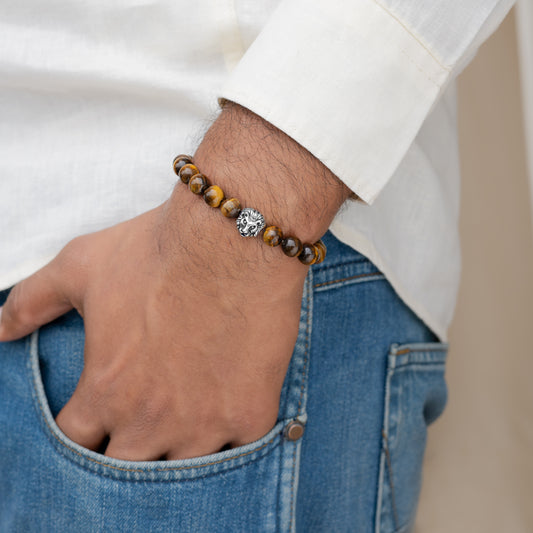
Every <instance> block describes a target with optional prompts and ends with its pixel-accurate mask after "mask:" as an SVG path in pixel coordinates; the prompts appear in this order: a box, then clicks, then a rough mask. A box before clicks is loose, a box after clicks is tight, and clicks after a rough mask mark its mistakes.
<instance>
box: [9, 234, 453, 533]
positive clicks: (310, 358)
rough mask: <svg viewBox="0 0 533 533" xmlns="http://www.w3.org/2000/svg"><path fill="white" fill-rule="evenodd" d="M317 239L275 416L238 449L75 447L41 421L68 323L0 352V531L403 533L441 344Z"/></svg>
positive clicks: (79, 333) (438, 397)
mask: <svg viewBox="0 0 533 533" xmlns="http://www.w3.org/2000/svg"><path fill="white" fill-rule="evenodd" d="M324 242H325V243H326V245H327V247H328V254H327V257H326V260H325V261H324V262H323V263H322V264H319V265H313V266H312V267H311V268H310V270H309V274H308V276H307V279H306V283H305V288H304V293H303V298H302V306H301V316H300V327H299V334H298V340H297V342H296V345H295V347H294V352H293V356H292V359H291V363H290V366H289V370H288V372H287V375H286V378H285V383H284V386H283V391H282V394H281V398H280V406H279V416H278V421H277V423H276V425H275V427H274V428H272V430H271V431H270V432H269V433H268V434H267V435H265V436H264V437H263V438H262V439H260V440H259V441H256V442H253V443H251V444H248V445H246V446H242V447H239V448H235V449H231V450H225V451H222V452H220V453H216V454H214V455H210V456H205V457H198V458H194V459H187V460H180V461H157V462H129V461H120V460H117V459H110V458H108V457H104V456H103V455H100V454H98V453H95V452H93V451H90V450H86V449H84V448H82V447H80V446H78V445H77V444H76V443H74V442H72V441H70V440H69V439H68V438H67V437H66V436H65V435H63V434H62V433H61V431H60V430H59V428H58V427H57V426H56V424H55V422H54V417H55V416H56V415H57V413H58V412H59V411H60V409H61V407H62V406H63V405H64V404H65V403H66V402H67V400H68V399H69V397H70V396H71V394H72V392H73V390H74V388H75V387H76V383H77V381H78V378H79V375H80V373H81V370H82V366H83V343H84V330H83V321H82V319H81V318H80V316H79V315H78V314H77V313H75V312H70V313H68V314H66V315H64V316H63V317H61V318H59V319H58V320H55V321H54V322H52V323H51V324H49V325H47V326H45V327H43V328H41V329H40V330H39V331H38V332H36V333H34V334H33V335H31V336H30V337H28V338H25V339H22V340H20V341H16V342H11V343H4V344H0V435H1V438H0V531H1V532H17V533H21V532H25V531H31V532H36V531H39V532H65V531H66V532H70V531H73V532H74V531H75V532H85V531H91V532H92V531H106V532H115V531H116V532H142V533H144V532H147V531H162V532H171V531H180V532H202V533H203V532H223V533H230V532H231V533H233V532H243V533H256V532H257V533H264V532H265V533H266V532H271V531H276V532H289V531H291V532H294V531H298V532H304V533H312V532H328V533H329V532H344V531H354V532H356V533H391V532H396V533H399V532H402V533H403V532H406V531H410V530H411V529H412V527H413V522H414V516H415V511H416V506H417V501H418V496H419V491H420V482H421V468H422V458H423V454H424V448H425V442H426V428H427V425H428V424H430V423H431V422H432V421H433V420H435V419H436V418H437V417H438V416H439V415H440V414H441V412H442V411H443V409H444V406H445V403H446V383H445V379H444V369H445V358H446V352H447V347H446V345H444V344H442V343H439V342H437V339H436V337H435V336H434V334H433V333H432V332H431V331H430V330H429V329H428V328H427V327H426V326H425V325H424V324H423V323H422V322H421V321H420V320H419V319H418V318H417V317H416V316H415V315H414V314H413V313H412V312H411V310H410V309H409V308H408V307H407V306H406V305H405V304H404V303H403V302H402V301H401V300H400V299H399V298H398V296H397V295H396V293H395V292H394V290H393V289H392V288H391V286H390V284H389V283H388V282H387V280H386V279H385V278H384V276H383V275H382V274H381V273H380V272H379V271H378V269H377V268H376V267H375V266H374V265H373V264H372V263H371V262H370V261H369V260H368V259H366V258H365V257H364V256H362V255H361V254H359V253H358V252H356V251H354V250H353V249H351V248H350V247H348V246H346V245H344V244H343V243H341V242H340V241H338V240H337V239H336V238H335V237H334V236H333V235H332V234H331V233H330V232H328V233H327V234H326V235H325V237H324ZM6 295H7V291H4V292H3V293H0V303H2V302H3V300H4V299H5V297H6ZM205 394H209V391H205ZM302 426H303V427H304V432H303V435H300V434H301V431H299V430H301V427H302Z"/></svg>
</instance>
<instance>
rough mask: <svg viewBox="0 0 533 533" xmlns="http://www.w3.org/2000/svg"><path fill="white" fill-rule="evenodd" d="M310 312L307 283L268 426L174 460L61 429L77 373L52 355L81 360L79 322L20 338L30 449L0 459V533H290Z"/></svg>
mask: <svg viewBox="0 0 533 533" xmlns="http://www.w3.org/2000/svg"><path fill="white" fill-rule="evenodd" d="M311 310H312V292H311V287H310V283H309V281H308V280H307V281H306V284H305V287H304V294H303V298H302V306H301V314H300V324H299V332H298V338H297V341H296V344H295V348H294V351H293V355H292V358H291V362H290V364H289V368H288V372H287V375H286V377H285V382H284V385H283V389H282V393H281V397H280V409H279V415H278V420H277V423H276V425H275V427H274V428H272V430H271V431H269V433H268V434H267V435H265V436H264V437H262V438H261V439H259V440H258V441H256V442H253V443H250V444H247V445H245V446H240V447H238V448H233V449H229V450H224V451H222V452H219V453H215V454H212V455H208V456H203V457H195V458H191V459H185V460H177V461H148V462H136V461H122V460H117V459H113V458H110V457H106V456H104V455H101V454H99V453H96V452H93V451H91V450H88V449H86V448H83V447H81V446H79V445H78V444H76V443H75V442H73V441H71V440H70V439H69V438H68V437H67V436H66V435H64V434H63V433H62V432H61V430H60V429H59V427H58V426H57V424H56V423H55V420H54V414H57V411H58V410H59V409H60V407H61V405H62V403H64V401H65V399H68V396H69V394H71V392H72V390H71V389H72V387H73V383H74V384H75V382H76V379H73V377H72V375H70V376H69V375H68V372H67V371H66V370H61V369H60V368H59V367H60V366H61V365H59V367H58V365H57V364H56V363H55V362H54V361H57V360H61V356H62V355H65V360H64V361H68V359H69V357H70V356H69V353H64V354H62V353H58V352H60V350H59V348H58V347H60V346H61V347H62V348H61V350H63V351H64V352H71V353H72V352H76V351H77V355H76V357H74V359H76V360H78V361H79V358H80V357H82V352H83V349H82V346H83V339H82V338H80V331H81V330H82V325H81V326H80V324H79V322H78V324H75V325H74V328H73V329H75V330H76V331H77V333H73V334H72V337H71V338H70V340H69V335H68V334H67V335H66V336H65V331H61V332H59V331H56V330H57V328H58V327H59V326H53V325H52V326H50V327H49V328H43V330H42V331H41V332H36V333H34V334H33V335H32V337H31V340H30V342H29V343H28V344H27V346H28V348H27V350H28V355H29V357H28V365H27V369H28V378H29V379H28V390H31V394H29V395H28V399H27V401H26V404H25V407H24V412H23V413H20V414H21V416H23V418H24V420H25V424H24V426H23V427H22V428H21V427H20V424H18V425H17V428H19V429H17V431H19V433H20V432H22V433H24V435H22V436H21V438H20V440H21V442H22V441H25V442H30V443H31V445H30V446H26V447H18V448H17V449H16V450H15V455H14V456H13V459H12V464H11V465H10V464H8V461H7V460H5V459H4V460H2V459H0V462H1V463H2V471H3V472H4V473H5V476H6V477H7V478H8V479H7V482H8V484H10V487H11V488H10V490H9V491H8V492H5V496H6V498H5V499H4V501H2V502H0V515H1V514H2V512H4V511H5V513H6V514H5V520H7V522H5V521H4V522H3V521H2V520H0V525H2V524H3V525H5V526H6V530H7V531H11V530H13V531H35V530H39V531H44V532H47V531H80V532H84V531H111V532H113V531H142V532H144V531H165V532H172V531H180V532H197V531H209V532H218V531H220V532H227V531H262V532H263V531H264V532H268V531H275V532H288V531H293V530H294V527H295V519H294V514H295V502H296V491H297V486H298V473H299V472H298V469H299V457H300V448H301V440H302V439H300V438H299V437H300V436H301V435H300V433H299V432H294V431H291V432H290V433H289V432H288V431H287V429H288V428H289V427H293V428H294V424H295V423H296V424H302V425H305V423H306V417H307V415H306V395H307V372H308V357H309V343H310V341H309V338H310V328H311ZM69 327H70V326H69ZM54 328H56V329H54ZM67 329H68V328H67ZM72 339H74V340H72ZM47 351H48V352H51V353H52V355H51V356H50V357H47ZM54 358H55V359H54ZM65 366H70V367H71V368H72V367H75V366H76V364H72V365H69V364H65ZM78 366H79V363H78ZM77 370H78V371H79V368H78V369H77ZM61 372H64V373H65V376H62V375H61ZM51 376H52V377H53V378H54V379H51ZM54 380H55V381H54ZM58 383H59V384H62V385H59V388H61V387H63V388H64V389H65V391H67V392H63V394H62V398H61V399H60V398H59V396H57V394H56V391H55V390H53V389H57V388H58V385H57V384H58ZM67 384H68V385H67ZM6 394H7V392H6ZM1 396H2V395H1V394H0V397H1ZM15 422H16V420H15V417H13V423H14V424H15ZM14 427H15V426H14ZM8 430H9V428H8ZM14 431H15V429H13V432H14ZM295 434H297V435H298V437H296V438H295ZM0 495H4V492H2V491H0ZM28 502H31V503H30V507H28ZM0 529H1V527H0Z"/></svg>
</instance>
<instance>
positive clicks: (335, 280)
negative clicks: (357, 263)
mask: <svg viewBox="0 0 533 533" xmlns="http://www.w3.org/2000/svg"><path fill="white" fill-rule="evenodd" d="M370 276H380V278H381V277H383V273H382V272H379V270H377V271H375V272H365V273H363V274H356V275H354V276H348V277H347V278H339V279H334V280H328V281H323V282H322V283H317V284H316V285H314V288H315V289H316V288H318V287H324V286H327V285H332V284H333V283H341V282H343V281H350V280H353V279H358V278H367V277H370Z"/></svg>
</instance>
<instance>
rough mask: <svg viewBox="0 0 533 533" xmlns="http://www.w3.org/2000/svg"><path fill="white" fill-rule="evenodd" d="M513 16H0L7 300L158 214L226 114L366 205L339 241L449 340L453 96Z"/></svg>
mask: <svg viewBox="0 0 533 533" xmlns="http://www.w3.org/2000/svg"><path fill="white" fill-rule="evenodd" d="M512 4H513V0H431V1H429V0H410V1H405V0H327V1H320V0H261V1H260V2H259V1H255V2H254V1H252V0H234V1H233V2H231V1H228V2H221V1H217V0H194V1H192V0H189V1H184V0H151V1H148V2H146V1H143V2H139V1H138V0H112V1H107V0H106V1H103V0H92V1H90V2H87V1H86V0H83V1H82V0H54V1H53V2H52V1H51V0H49V1H42V0H17V2H14V1H13V2H2V3H1V4H0V288H7V287H9V286H11V285H13V284H14V283H16V282H18V281H19V280H21V279H22V278H24V277H26V276H28V275H30V274H31V273H32V272H34V271H35V270H37V269H38V268H40V267H41V266H43V265H44V264H46V263H47V262H48V261H49V260H50V259H52V258H53V257H54V255H55V254H56V253H57V252H58V251H59V250H60V249H61V247H62V246H63V245H64V244H66V242H67V241H68V240H70V239H71V238H72V237H74V236H76V235H79V234H82V233H87V232H91V231H95V230H98V229H100V228H103V227H107V226H109V225H112V224H114V223H117V222H119V221H122V220H125V219H127V218H130V217H133V216H135V215H137V214H139V213H141V212H143V211H146V210H148V209H150V208H152V207H154V206H156V205H158V204H159V203H161V202H162V201H164V200H165V199H166V198H167V197H168V195H169V193H170V191H171V189H172V187H173V184H174V180H175V177H174V176H173V175H172V172H171V162H172V159H173V157H174V156H175V155H176V154H177V153H178V152H184V151H194V148H195V147H196V145H197V144H198V142H199V138H200V136H199V133H198V132H199V130H200V129H205V127H206V126H207V124H208V120H209V119H211V118H212V117H213V116H214V114H215V112H216V111H217V109H218V107H217V98H222V97H223V98H227V99H229V100H234V101H236V102H238V103H240V104H242V105H244V106H245V107H247V108H249V109H251V110H252V111H254V112H256V113H257V114H259V115H261V116H262V117H264V118H265V119H266V120H268V121H269V122H271V123H273V124H274V125H275V126H277V127H278V128H280V129H281V130H283V131H284V132H285V133H287V134H288V135H290V136H291V137H293V138H294V139H295V140H296V141H298V142H299V143H300V144H301V145H303V146H304V147H305V148H307V149H308V150H309V151H310V152H311V153H313V154H314V155H315V156H316V157H318V158H319V159H320V160H321V161H322V162H323V163H324V164H325V165H326V166H328V167H329V168H330V169H331V170H332V171H333V172H334V173H335V174H336V175H337V176H338V177H339V178H340V179H341V180H342V181H343V182H344V183H345V184H346V185H347V186H348V187H350V189H352V190H353V191H354V192H355V193H357V194H358V195H359V196H360V197H361V199H362V200H363V201H362V202H347V203H346V204H345V205H344V206H343V207H342V208H341V210H340V211H339V213H338V214H337V216H336V217H335V219H334V221H333V222H332V224H331V227H330V229H331V231H332V233H333V234H334V235H335V236H336V237H337V238H339V239H340V240H341V241H343V242H345V243H347V244H349V245H350V246H352V247H353V248H355V249H356V250H358V251H360V252H361V253H363V254H365V255H366V256H368V257H369V258H370V259H371V260H372V261H373V262H374V263H375V264H376V265H377V266H378V268H380V269H381V271H382V272H383V273H384V274H385V276H386V277H387V278H388V279H389V281H390V282H391V284H392V285H393V287H394V288H395V290H396V291H397V293H398V294H399V296H400V297H401V298H403V299H404V301H405V302H406V303H407V304H408V305H409V306H410V307H411V308H412V309H413V311H414V312H415V313H416V314H418V316H420V318H421V319H422V320H424V321H425V322H426V323H427V325H428V326H429V327H430V328H431V329H432V330H433V331H434V332H435V333H436V334H437V335H438V336H439V337H440V339H441V340H446V336H447V329H448V326H449V323H450V321H451V318H452V314H453V309H454V306H455V299H456V294H457V288H458V283H459V274H460V248H459V238H458V232H457V218H458V209H459V164H458V148H457V133H456V116H455V87H454V83H453V81H454V79H455V77H456V76H457V74H458V73H459V72H460V71H461V70H462V69H463V68H464V66H465V65H466V64H467V63H468V62H469V61H470V60H471V59H472V57H473V56H474V55H475V52H476V51H477V49H478V47H479V46H480V44H481V43H482V42H483V41H484V40H485V39H486V38H487V37H488V36H489V35H490V34H491V33H492V32H493V31H494V30H495V29H496V27H497V26H498V25H499V23H500V22H501V21H502V20H503V18H504V16H505V15H506V13H507V12H508V10H509V9H510V7H511V6H512Z"/></svg>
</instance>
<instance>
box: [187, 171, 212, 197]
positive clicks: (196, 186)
mask: <svg viewBox="0 0 533 533" xmlns="http://www.w3.org/2000/svg"><path fill="white" fill-rule="evenodd" d="M209 185H210V184H209V180H208V179H207V178H206V177H205V176H204V175H203V174H195V175H194V176H193V177H192V178H191V179H190V180H189V189H190V190H191V192H193V193H194V194H203V193H204V191H205V190H206V189H207V188H208V187H209Z"/></svg>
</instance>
